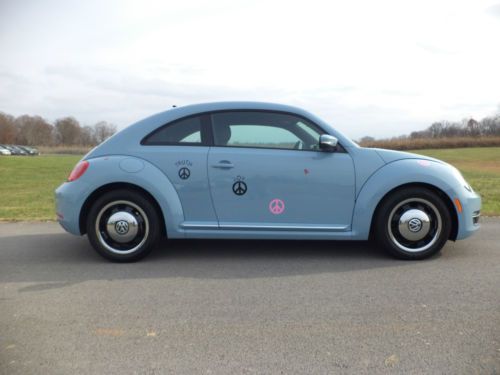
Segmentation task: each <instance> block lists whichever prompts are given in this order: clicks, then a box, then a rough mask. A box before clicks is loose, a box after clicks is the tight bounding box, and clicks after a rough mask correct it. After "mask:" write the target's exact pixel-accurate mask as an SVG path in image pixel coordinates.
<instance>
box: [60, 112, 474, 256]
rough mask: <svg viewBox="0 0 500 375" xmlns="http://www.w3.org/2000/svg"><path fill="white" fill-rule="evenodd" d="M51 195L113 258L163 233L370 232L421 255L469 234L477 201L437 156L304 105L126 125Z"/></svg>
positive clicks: (75, 228)
mask: <svg viewBox="0 0 500 375" xmlns="http://www.w3.org/2000/svg"><path fill="white" fill-rule="evenodd" d="M56 200H57V216H58V218H59V222H60V223H61V225H62V226H63V227H64V228H65V229H66V230H67V231H68V232H70V233H73V234H76V235H81V234H85V233H86V234H87V235H88V238H89V240H90V243H91V244H92V245H93V247H94V248H95V249H96V250H97V251H98V252H99V253H100V254H101V255H103V256H104V257H106V258H108V259H111V260H114V261H120V262H125V261H134V260H138V259H140V258H142V257H143V256H145V255H146V254H147V253H148V252H149V251H150V250H151V249H152V247H153V246H154V244H155V243H156V241H157V240H158V239H159V237H161V236H168V237H169V238H227V239H242V240H246V239H301V240H305V239H317V240H367V239H369V238H372V237H373V238H375V239H377V240H378V241H379V242H380V244H382V245H383V247H385V248H386V249H387V250H388V251H389V252H391V253H392V254H394V255H396V256H397V257H400V258H404V259H424V258H427V257H429V256H431V255H433V254H435V253H437V252H438V251H440V250H441V248H442V247H443V246H444V244H445V243H446V242H447V241H448V240H453V241H455V240H460V239H463V238H466V237H469V236H470V235H471V234H473V233H474V232H476V231H477V230H478V229H479V215H480V209H481V198H480V197H479V195H478V194H476V193H475V192H474V191H473V190H472V188H471V187H470V185H469V184H468V183H467V182H466V181H465V180H464V178H463V177H462V175H461V174H460V172H459V171H458V170H457V169H456V168H454V167H453V166H451V165H449V164H447V163H445V162H442V161H440V160H437V159H433V158H429V157H427V156H422V155H416V154H410V153H405V152H397V151H390V150H381V149H370V148H363V147H359V146H358V145H357V144H355V143H353V142H352V141H351V140H350V139H349V138H348V137H346V136H344V135H342V134H341V133H340V132H338V131H337V130H335V129H334V128H333V127H331V126H330V125H329V124H327V123H326V122H324V121H322V120H321V119H319V118H318V117H316V116H314V115H312V114H310V113H308V112H306V111H304V110H302V109H299V108H295V107H290V106H284V105H278V104H268V103H247V102H241V103H239V102H235V103H231V102H229V103H211V104H199V105H191V106H186V107H179V108H174V109H171V110H168V111H166V112H163V113H160V114H157V115H154V116H152V117H149V118H147V119H145V120H143V121H140V122H138V123H136V124H134V125H131V126H130V127H128V128H126V129H124V130H122V131H121V132H120V133H118V134H116V135H114V136H113V137H111V138H109V139H108V140H107V141H105V142H104V143H102V144H101V145H99V146H98V147H96V148H95V149H93V150H92V151H91V152H89V153H88V154H87V155H86V156H85V157H84V158H83V159H82V160H81V161H80V162H79V163H78V164H77V165H76V167H75V168H74V169H73V171H72V172H71V174H70V176H69V178H68V181H67V182H65V183H64V184H63V185H61V186H60V187H59V188H58V189H57V190H56ZM471 244H473V242H471ZM311 246H312V245H311Z"/></svg>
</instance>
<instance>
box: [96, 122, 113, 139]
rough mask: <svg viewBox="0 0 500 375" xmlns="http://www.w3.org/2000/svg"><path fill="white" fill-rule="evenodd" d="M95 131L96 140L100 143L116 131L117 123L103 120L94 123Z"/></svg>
mask: <svg viewBox="0 0 500 375" xmlns="http://www.w3.org/2000/svg"><path fill="white" fill-rule="evenodd" d="M94 131H95V133H94V136H95V141H96V143H97V144H99V143H102V142H104V141H105V140H106V139H108V138H109V137H111V136H112V135H113V134H115V133H116V125H113V124H110V123H107V122H106V121H101V122H98V123H97V124H95V125H94Z"/></svg>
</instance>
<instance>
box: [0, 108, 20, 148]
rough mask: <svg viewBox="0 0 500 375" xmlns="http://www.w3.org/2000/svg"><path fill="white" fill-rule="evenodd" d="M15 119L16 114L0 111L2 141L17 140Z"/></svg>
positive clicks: (0, 136)
mask: <svg viewBox="0 0 500 375" xmlns="http://www.w3.org/2000/svg"><path fill="white" fill-rule="evenodd" d="M14 120H15V119H14V116H11V115H8V114H6V113H3V112H0V143H14V142H15V140H16V133H17V128H16V125H15V124H14Z"/></svg>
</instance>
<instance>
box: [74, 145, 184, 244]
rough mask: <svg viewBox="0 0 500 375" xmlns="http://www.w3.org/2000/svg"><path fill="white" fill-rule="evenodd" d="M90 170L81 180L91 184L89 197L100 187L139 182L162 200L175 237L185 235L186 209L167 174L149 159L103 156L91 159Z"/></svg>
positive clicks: (160, 201) (161, 207) (164, 212)
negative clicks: (182, 230) (184, 209)
mask: <svg viewBox="0 0 500 375" xmlns="http://www.w3.org/2000/svg"><path fill="white" fill-rule="evenodd" d="M87 161H88V162H89V163H90V165H89V168H88V172H87V173H85V174H84V175H83V176H82V177H81V178H80V179H79V180H78V182H79V183H81V184H86V185H87V189H86V190H87V191H86V193H85V194H86V195H85V199H84V201H85V200H87V198H88V197H89V196H90V195H91V194H92V193H93V192H94V191H96V190H97V189H99V188H101V187H103V186H105V185H109V184H116V183H125V184H131V185H136V186H138V187H139V188H142V189H144V190H145V191H147V192H148V193H149V194H150V195H151V196H152V197H153V198H154V199H155V200H156V202H157V203H158V205H159V206H160V209H161V211H162V214H163V218H164V221H165V227H166V228H165V230H166V232H167V233H168V236H169V237H171V238H178V237H184V233H183V232H181V231H180V229H179V228H180V227H179V225H180V223H182V222H183V221H184V212H183V209H182V205H181V201H180V199H179V196H178V195H177V192H176V190H175V188H174V186H173V185H172V183H171V182H170V180H169V179H168V178H167V176H166V175H165V174H164V173H163V172H162V171H161V170H160V169H158V168H157V167H156V166H154V165H153V164H151V163H149V162H148V161H146V160H144V159H140V158H136V157H130V156H121V155H114V156H103V157H97V158H92V159H87Z"/></svg>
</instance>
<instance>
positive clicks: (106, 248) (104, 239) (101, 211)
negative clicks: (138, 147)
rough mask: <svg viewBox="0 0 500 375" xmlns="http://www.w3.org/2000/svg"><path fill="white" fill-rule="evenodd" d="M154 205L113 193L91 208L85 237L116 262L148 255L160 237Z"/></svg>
mask: <svg viewBox="0 0 500 375" xmlns="http://www.w3.org/2000/svg"><path fill="white" fill-rule="evenodd" d="M159 222H160V221H159V218H158V213H157V211H156V210H155V207H154V206H153V204H152V203H151V202H150V201H149V200H148V199H146V198H145V197H144V196H143V195H141V194H140V193H137V192H134V191H131V190H116V191H111V192H108V193H106V194H104V195H103V196H102V197H100V198H99V199H97V201H96V202H95V203H94V204H93V205H92V207H91V209H90V212H89V215H88V220H87V235H88V238H89V241H90V243H91V244H92V246H93V247H94V249H95V250H96V251H97V252H98V253H99V254H100V255H102V256H103V257H105V258H107V259H109V260H112V261H115V262H134V261H137V260H139V259H141V258H143V257H145V256H146V255H147V254H149V253H150V252H151V250H152V249H153V247H154V245H155V244H156V242H157V240H158V238H159V234H160V228H159Z"/></svg>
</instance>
